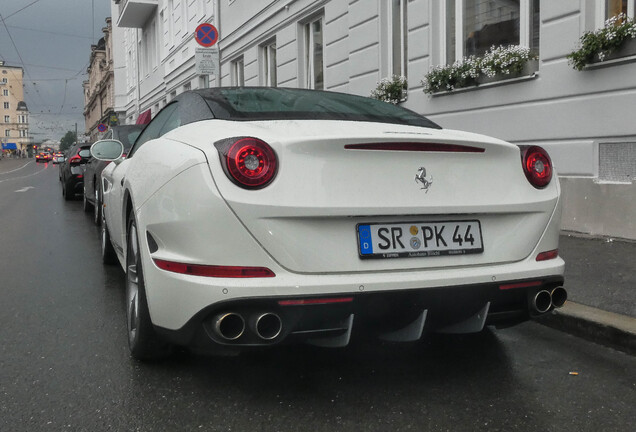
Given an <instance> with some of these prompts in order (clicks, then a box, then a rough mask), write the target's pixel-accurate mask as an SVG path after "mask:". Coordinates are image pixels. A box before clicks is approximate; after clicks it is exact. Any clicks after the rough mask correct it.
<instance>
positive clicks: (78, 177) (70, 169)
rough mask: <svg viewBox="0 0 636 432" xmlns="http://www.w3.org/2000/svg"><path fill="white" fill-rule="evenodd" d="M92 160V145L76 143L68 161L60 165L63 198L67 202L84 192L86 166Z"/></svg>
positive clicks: (69, 153) (68, 155)
mask: <svg viewBox="0 0 636 432" xmlns="http://www.w3.org/2000/svg"><path fill="white" fill-rule="evenodd" d="M90 158H91V145H90V144H81V143H76V144H73V146H72V147H71V148H70V149H69V151H68V154H67V157H66V160H65V161H64V162H62V163H61V164H60V181H61V182H62V196H63V197H64V199H65V200H66V201H70V200H73V199H75V196H76V195H78V194H81V193H82V191H83V190H84V165H86V163H87V162H88V161H89V160H90Z"/></svg>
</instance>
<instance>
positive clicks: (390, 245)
mask: <svg viewBox="0 0 636 432" xmlns="http://www.w3.org/2000/svg"><path fill="white" fill-rule="evenodd" d="M356 229H357V232H358V246H359V248H358V250H359V253H360V258H363V259H366V258H404V257H430V256H440V255H466V254H475V253H482V252H483V251H484V245H483V241H482V237H481V224H480V223H479V221H478V220H467V221H466V220H464V221H443V222H417V223H414V222H409V223H392V224H385V223H370V224H358V225H357V227H356Z"/></svg>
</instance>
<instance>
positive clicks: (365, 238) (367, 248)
mask: <svg viewBox="0 0 636 432" xmlns="http://www.w3.org/2000/svg"><path fill="white" fill-rule="evenodd" d="M358 239H359V240H360V253H361V254H362V255H369V254H372V253H373V243H372V242H371V227H370V226H369V225H358Z"/></svg>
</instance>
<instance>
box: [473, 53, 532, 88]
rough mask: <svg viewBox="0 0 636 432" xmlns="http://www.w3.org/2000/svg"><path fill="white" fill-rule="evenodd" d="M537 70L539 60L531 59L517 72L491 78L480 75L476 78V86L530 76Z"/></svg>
mask: <svg viewBox="0 0 636 432" xmlns="http://www.w3.org/2000/svg"><path fill="white" fill-rule="evenodd" d="M538 70H539V60H537V59H532V60H528V61H527V62H526V64H524V65H523V69H522V70H521V71H519V72H511V73H509V74H503V73H498V74H496V75H495V76H492V77H489V76H488V75H483V74H482V75H480V76H479V78H477V84H478V85H483V84H489V83H493V82H497V81H503V80H508V79H514V78H520V77H524V76H530V75H533V74H534V73H535V72H536V71H538Z"/></svg>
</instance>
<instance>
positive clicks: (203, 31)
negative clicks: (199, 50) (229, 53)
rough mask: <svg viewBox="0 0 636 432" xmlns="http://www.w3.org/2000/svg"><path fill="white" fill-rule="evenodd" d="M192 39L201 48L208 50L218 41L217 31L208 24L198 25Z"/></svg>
mask: <svg viewBox="0 0 636 432" xmlns="http://www.w3.org/2000/svg"><path fill="white" fill-rule="evenodd" d="M194 39H195V40H196V41H197V43H198V44H199V45H201V46H202V47H206V48H209V47H211V46H212V45H214V44H215V43H216V41H217V40H219V31H218V30H217V29H216V27H214V26H213V25H212V24H210V23H203V24H199V26H198V27H197V29H196V30H195V31H194Z"/></svg>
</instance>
